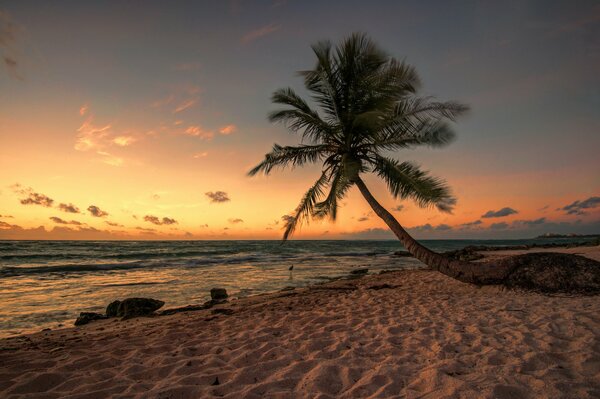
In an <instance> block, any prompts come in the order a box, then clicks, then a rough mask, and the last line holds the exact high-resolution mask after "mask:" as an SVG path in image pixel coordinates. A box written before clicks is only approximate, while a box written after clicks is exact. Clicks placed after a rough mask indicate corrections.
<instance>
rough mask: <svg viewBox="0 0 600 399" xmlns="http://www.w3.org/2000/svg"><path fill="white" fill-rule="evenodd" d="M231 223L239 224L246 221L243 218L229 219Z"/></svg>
mask: <svg viewBox="0 0 600 399" xmlns="http://www.w3.org/2000/svg"><path fill="white" fill-rule="evenodd" d="M229 223H231V224H238V223H244V221H243V220H242V219H239V218H238V219H229Z"/></svg>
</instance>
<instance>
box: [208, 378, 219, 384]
mask: <svg viewBox="0 0 600 399" xmlns="http://www.w3.org/2000/svg"><path fill="white" fill-rule="evenodd" d="M210 385H220V382H219V377H217V378H215V382H213V383H212V384H210Z"/></svg>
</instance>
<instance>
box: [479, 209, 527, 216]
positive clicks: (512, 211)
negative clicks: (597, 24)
mask: <svg viewBox="0 0 600 399" xmlns="http://www.w3.org/2000/svg"><path fill="white" fill-rule="evenodd" d="M516 213H519V211H517V210H515V209H512V208H509V207H505V208H502V209H499V210H497V211H487V212H486V213H484V214H483V215H481V217H482V218H502V217H506V216H510V215H514V214H516Z"/></svg>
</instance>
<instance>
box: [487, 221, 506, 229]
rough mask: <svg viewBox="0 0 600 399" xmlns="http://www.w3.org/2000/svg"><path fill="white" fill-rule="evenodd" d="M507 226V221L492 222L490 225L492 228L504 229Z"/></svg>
mask: <svg viewBox="0 0 600 399" xmlns="http://www.w3.org/2000/svg"><path fill="white" fill-rule="evenodd" d="M507 228H508V223H506V222H499V223H492V224H491V225H490V229H492V230H504V229H507Z"/></svg>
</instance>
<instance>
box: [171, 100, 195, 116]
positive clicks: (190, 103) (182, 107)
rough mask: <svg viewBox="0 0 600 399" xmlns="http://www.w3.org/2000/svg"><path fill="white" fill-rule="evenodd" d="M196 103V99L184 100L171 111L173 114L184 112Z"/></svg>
mask: <svg viewBox="0 0 600 399" xmlns="http://www.w3.org/2000/svg"><path fill="white" fill-rule="evenodd" d="M197 102H198V99H196V98H192V99H189V100H185V101H183V102H181V103H179V105H177V107H175V109H174V110H173V113H174V114H177V113H179V112H182V111H185V110H186V109H188V108H191V107H193V106H194V105H196V103H197Z"/></svg>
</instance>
